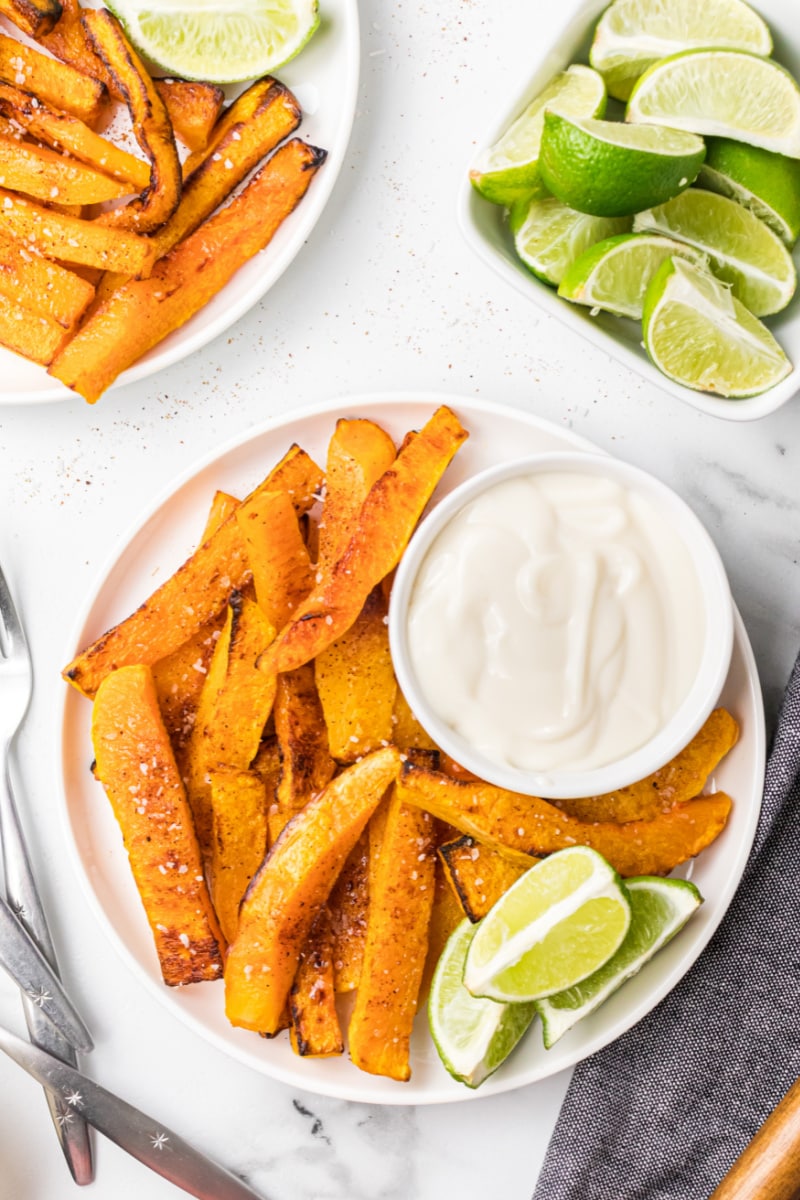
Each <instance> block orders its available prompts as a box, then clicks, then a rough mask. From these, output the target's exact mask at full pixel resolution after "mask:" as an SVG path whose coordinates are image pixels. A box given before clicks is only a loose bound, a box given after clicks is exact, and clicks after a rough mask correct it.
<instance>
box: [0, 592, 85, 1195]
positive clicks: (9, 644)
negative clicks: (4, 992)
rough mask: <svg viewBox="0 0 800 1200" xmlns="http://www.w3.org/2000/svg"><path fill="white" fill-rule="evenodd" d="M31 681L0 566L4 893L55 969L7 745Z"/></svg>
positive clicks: (61, 1045)
mask: <svg viewBox="0 0 800 1200" xmlns="http://www.w3.org/2000/svg"><path fill="white" fill-rule="evenodd" d="M32 683H33V670H32V667H31V657H30V652H29V650H28V644H27V642H26V640H25V633H24V631H23V628H22V624H21V622H20V619H19V617H18V616H17V612H16V609H15V608H14V604H13V601H12V599H11V593H10V592H9V590H8V585H7V583H6V580H5V577H4V575H3V572H2V570H0V846H1V847H2V857H3V869H4V872H5V883H6V893H7V896H8V901H9V904H10V906H11V908H12V910H13V911H14V912H15V913H16V914H17V916H18V917H19V919H20V921H21V922H22V924H23V925H24V926H25V928H26V929H27V931H28V933H29V934H30V935H31V937H32V939H33V940H34V941H35V942H36V944H37V945H38V946H39V949H40V950H41V952H42V954H43V955H44V957H45V958H46V959H47V961H48V962H49V963H50V965H51V967H52V968H53V970H54V972H56V974H57V973H58V963H57V962H56V954H55V948H54V946H53V939H52V937H51V936H50V930H49V928H48V925H47V918H46V917H45V913H44V908H43V906H42V902H41V899H40V898H39V893H38V890H37V888H36V881H35V879H34V877H33V871H32V869H31V861H30V856H29V854H28V849H27V846H26V845H25V839H24V835H23V832H22V825H21V824H20V819H19V813H18V812H17V806H16V804H15V802H14V793H13V790H12V786H11V774H10V769H9V760H10V753H11V748H12V745H13V743H14V738H15V737H16V734H17V731H18V729H19V727H20V725H21V723H22V720H23V717H24V716H25V713H26V712H27V710H28V704H29V702H30V696H31V687H32ZM22 1003H23V1007H24V1011H25V1021H26V1024H27V1026H28V1033H29V1034H30V1038H31V1041H32V1042H34V1043H35V1045H37V1046H40V1047H41V1048H42V1049H43V1050H46V1051H47V1052H48V1053H49V1054H52V1055H54V1056H55V1057H56V1058H60V1059H61V1060H62V1061H63V1062H65V1063H68V1064H69V1065H70V1066H73V1067H75V1066H77V1055H76V1053H75V1050H74V1049H73V1048H72V1046H71V1045H70V1044H69V1042H67V1041H66V1040H65V1039H64V1038H63V1037H62V1036H61V1034H60V1033H59V1032H58V1030H56V1029H55V1027H54V1026H53V1025H52V1024H51V1022H50V1021H49V1020H48V1019H47V1017H46V1016H45V1014H44V1013H43V1012H42V1011H41V1009H40V1008H39V1007H37V1005H36V1003H35V1001H34V1000H33V999H31V998H30V997H29V996H25V995H23V998H22ZM45 1096H46V1098H47V1103H48V1106H49V1108H50V1114H51V1116H52V1118H53V1123H54V1125H55V1130H56V1134H57V1136H58V1140H59V1142H60V1143H61V1149H62V1150H63V1152H64V1157H65V1158H66V1160H67V1164H68V1166H69V1169H70V1171H71V1172H72V1177H73V1179H74V1180H75V1182H76V1183H79V1184H85V1183H91V1181H92V1179H93V1177H94V1168H93V1165H92V1150H91V1143H90V1141H89V1129H88V1126H87V1124H86V1122H85V1121H83V1120H82V1119H81V1118H80V1117H78V1114H77V1113H75V1114H73V1117H74V1119H73V1120H70V1121H65V1120H64V1114H63V1110H62V1108H61V1107H60V1105H59V1103H58V1101H57V1099H56V1098H55V1097H54V1096H53V1095H52V1093H50V1092H45Z"/></svg>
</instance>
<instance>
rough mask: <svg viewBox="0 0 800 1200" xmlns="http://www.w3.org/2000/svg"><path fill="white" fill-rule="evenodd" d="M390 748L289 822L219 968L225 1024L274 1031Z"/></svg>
mask: <svg viewBox="0 0 800 1200" xmlns="http://www.w3.org/2000/svg"><path fill="white" fill-rule="evenodd" d="M398 761H399V759H398V754H397V751H396V750H395V749H394V748H392V747H387V748H386V749H384V750H376V752H375V753H374V754H370V755H368V756H367V757H366V758H362V759H361V762H358V763H354V764H353V766H352V767H348V768H347V769H346V770H345V771H343V772H342V774H341V775H338V776H337V777H336V778H335V779H333V780H332V781H331V782H330V783H329V784H328V786H327V787H326V788H325V790H324V791H323V792H321V793H320V794H319V795H318V796H315V797H314V799H313V800H311V801H310V802H309V803H308V804H307V805H306V807H305V808H304V809H303V811H302V812H301V813H299V814H298V816H297V817H295V818H294V820H293V821H290V822H289V824H288V825H287V826H286V828H285V829H284V831H283V833H282V834H281V836H280V837H279V838H278V840H277V842H276V843H275V845H274V846H273V847H272V849H271V850H270V852H269V853H268V855H267V857H266V859H265V860H264V864H263V866H262V867H261V869H260V871H259V872H258V874H257V875H256V876H255V878H254V879H253V881H252V882H251V884H250V887H249V888H248V890H247V894H246V896H245V898H244V901H243V903H242V907H241V909H240V910H239V930H238V933H237V935H236V938H235V940H234V942H233V944H232V946H231V948H230V951H229V953H228V958H227V962H226V967H225V1011H226V1014H227V1017H228V1020H229V1021H230V1022H231V1024H233V1025H236V1026H239V1027H242V1028H245V1029H253V1030H255V1031H256V1032H258V1033H266V1034H270V1033H274V1032H275V1031H276V1029H277V1028H278V1026H279V1024H280V1020H281V1014H282V1013H283V1008H284V1004H285V1002H286V999H287V996H288V994H289V989H290V988H291V985H292V982H293V980H294V977H295V974H296V972H297V965H298V961H299V957H300V951H301V950H302V948H303V945H304V944H305V942H306V939H307V938H308V934H309V932H310V930H311V926H312V924H313V921H314V919H315V917H316V915H317V913H318V912H319V910H320V909H321V908H322V906H323V904H325V902H326V901H327V899H328V896H329V894H330V891H331V888H332V887H333V884H334V882H335V880H336V877H337V876H338V874H339V872H340V871H341V869H342V866H343V865H344V862H345V860H346V859H347V856H348V855H349V854H350V851H351V850H352V849H353V846H354V845H355V843H356V842H357V841H358V838H359V836H360V834H361V832H362V830H363V829H364V826H365V825H366V823H367V821H368V820H369V818H370V815H371V814H372V813H373V812H374V810H375V808H376V807H377V805H378V803H379V802H380V799H381V797H382V796H383V793H384V792H385V791H386V788H387V787H388V786H389V784H390V783H391V782H392V780H393V778H394V777H395V775H396V774H397V767H398Z"/></svg>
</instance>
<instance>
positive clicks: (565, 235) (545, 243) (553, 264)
mask: <svg viewBox="0 0 800 1200" xmlns="http://www.w3.org/2000/svg"><path fill="white" fill-rule="evenodd" d="M511 217H512V222H511V228H512V233H513V235H514V248H515V250H516V252H517V254H518V255H519V257H520V259H521V260H522V262H523V263H524V264H525V266H526V267H527V268H528V270H529V271H532V272H533V274H534V275H535V276H536V277H537V278H538V279H541V280H542V282H543V283H549V284H550V285H551V287H558V285H559V284H560V283H561V281H562V279H563V278H564V275H565V273H566V271H567V269H568V268H569V267H570V266H571V264H572V263H574V262H575V260H576V258H578V257H579V256H580V255H581V254H583V252H584V250H588V248H589V247H590V246H593V245H594V244H595V242H599V241H602V239H603V238H607V237H613V235H614V234H615V233H628V232H629V231H630V228H631V224H632V222H631V218H630V217H593V216H590V215H589V214H588V213H579V212H576V211H575V210H574V209H572V208H569V207H568V206H567V205H566V204H563V203H562V202H561V200H557V199H556V197H555V196H547V197H546V198H545V199H543V200H533V201H531V202H530V203H529V204H528V205H527V207H525V206H524V205H516V206H515V207H514V208H513V209H512V213H511Z"/></svg>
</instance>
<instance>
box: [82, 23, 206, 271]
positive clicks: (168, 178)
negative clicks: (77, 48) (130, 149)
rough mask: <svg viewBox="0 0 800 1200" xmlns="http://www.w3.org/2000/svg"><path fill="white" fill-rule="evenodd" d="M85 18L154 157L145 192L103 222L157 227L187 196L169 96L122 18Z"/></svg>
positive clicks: (141, 142) (145, 148) (144, 228)
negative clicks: (127, 33)
mask: <svg viewBox="0 0 800 1200" xmlns="http://www.w3.org/2000/svg"><path fill="white" fill-rule="evenodd" d="M81 21H82V23H83V27H84V29H85V30H86V32H87V33H88V35H89V39H90V41H91V43H92V48H93V49H94V51H95V52H96V54H97V55H98V57H99V58H101V59H102V60H103V62H104V63H105V66H106V70H107V71H108V74H109V76H110V77H111V78H112V79H113V81H114V93H115V95H118V96H121V97H122V99H123V100H124V101H125V103H126V104H127V106H128V109H129V111H130V115H131V122H132V125H133V131H134V133H135V135H136V140H137V142H138V143H139V145H140V147H141V149H142V151H143V153H144V154H145V156H146V158H147V159H148V161H149V163H150V178H149V180H148V183H147V187H146V188H145V189H144V191H143V192H142V194H141V196H140V197H139V198H138V199H137V200H132V201H131V202H130V204H126V205H124V207H122V208H115V209H112V210H110V211H109V212H106V213H103V215H102V216H101V217H98V223H100V224H103V225H108V226H110V227H112V228H114V229H131V230H135V231H136V232H137V233H152V232H153V230H155V229H159V228H160V227H161V226H162V225H163V224H164V222H165V221H167V220H168V219H169V218H170V217H171V216H172V214H173V213H174V211H175V209H176V208H177V207H178V202H179V201H180V198H181V180H182V176H181V165H180V161H179V159H178V149H177V147H176V145H175V135H174V133H173V132H172V125H171V124H170V120H169V117H168V116H167V110H166V108H165V107H164V101H163V100H162V99H161V96H160V95H159V93H158V91H157V90H156V87H155V84H154V83H153V81H152V79H151V78H150V75H149V74H148V72H147V69H146V67H145V65H144V63H143V62H142V60H141V59H140V58H139V56H138V54H137V53H136V51H135V50H134V49H133V47H132V46H131V44H130V42H129V41H128V39H127V38H126V36H125V34H124V33H123V31H122V26H121V25H120V23H119V21H118V20H117V18H116V17H115V16H113V15H112V14H111V13H110V12H109V11H108V9H106V8H87V9H85V10H84V12H83V13H82V14H81ZM109 269H110V270H112V271H113V270H119V269H120V268H117V267H110V268H109ZM122 269H124V268H122ZM130 274H135V272H130Z"/></svg>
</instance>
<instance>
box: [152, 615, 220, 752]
mask: <svg viewBox="0 0 800 1200" xmlns="http://www.w3.org/2000/svg"><path fill="white" fill-rule="evenodd" d="M223 623H224V618H223V617H222V616H221V615H219V616H216V617H214V619H213V620H212V621H209V622H208V624H207V625H203V627H202V628H201V629H198V630H197V632H196V633H195V634H194V635H193V636H192V637H190V638H189V639H188V641H185V642H182V643H181V645H180V646H178V647H177V648H176V649H175V650H173V651H172V653H171V654H167V655H166V656H165V657H164V658H160V659H159V660H158V662H155V663H153V664H152V669H153V679H154V681H155V685H156V691H157V692H158V703H159V707H160V708H161V715H162V717H163V718H164V724H165V725H166V727H167V732H168V734H169V740H170V741H171V742H172V748H173V750H174V751H175V758H176V759H177V762H178V766H179V767H181V773H182V774H183V771H184V761H183V760H184V752H185V749H186V744H187V742H188V741H189V738H190V736H191V732H192V729H193V727H194V722H195V714H196V711H197V705H198V703H199V700H200V693H201V692H202V689H203V683H204V681H205V678H206V675H207V674H208V667H209V663H210V662H211V656H212V654H213V653H214V647H215V646H216V644H217V640H218V638H219V636H220V631H221V629H222V626H223Z"/></svg>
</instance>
